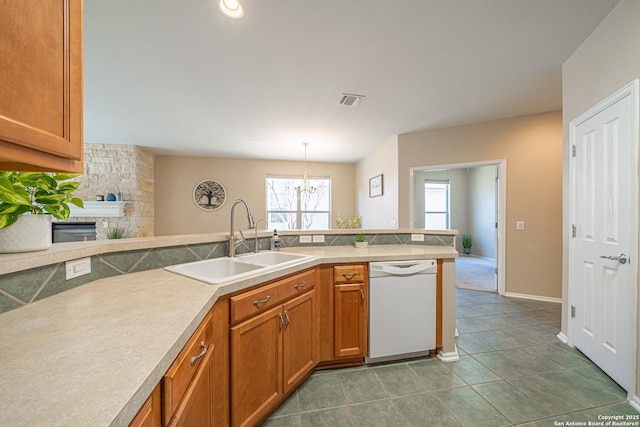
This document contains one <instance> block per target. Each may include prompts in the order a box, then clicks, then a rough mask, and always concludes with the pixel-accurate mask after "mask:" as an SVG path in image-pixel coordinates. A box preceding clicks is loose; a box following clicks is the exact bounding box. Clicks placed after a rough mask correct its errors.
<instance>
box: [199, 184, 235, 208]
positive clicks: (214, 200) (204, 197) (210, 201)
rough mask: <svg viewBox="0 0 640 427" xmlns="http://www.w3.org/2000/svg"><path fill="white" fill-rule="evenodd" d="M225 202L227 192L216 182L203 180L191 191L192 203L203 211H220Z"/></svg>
mask: <svg viewBox="0 0 640 427" xmlns="http://www.w3.org/2000/svg"><path fill="white" fill-rule="evenodd" d="M226 200H227V190H225V188H224V186H223V185H222V184H220V183H219V182H218V181H214V180H213V179H205V180H204V181H200V182H199V183H198V185H196V188H194V189H193V201H194V202H196V205H198V207H199V208H200V209H202V210H204V211H215V210H217V209H220V208H221V207H222V205H224V202H225V201H226Z"/></svg>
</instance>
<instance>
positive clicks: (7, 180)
mask: <svg viewBox="0 0 640 427" xmlns="http://www.w3.org/2000/svg"><path fill="white" fill-rule="evenodd" d="M78 175H79V174H70V173H56V174H48V173H45V172H0V230H1V229H3V228H5V227H8V226H10V225H11V224H13V223H14V222H16V221H17V220H18V218H19V217H20V215H22V214H26V213H31V214H35V215H38V214H51V215H52V216H53V217H55V218H58V219H61V220H64V221H67V220H68V219H69V214H70V213H71V210H70V209H69V203H71V204H73V205H76V206H78V207H79V208H82V207H84V205H83V203H82V200H80V199H79V198H77V197H74V196H73V192H74V191H76V190H77V189H78V186H79V185H80V183H78V182H74V181H67V180H69V179H73V178H75V177H77V176H78ZM63 181H64V182H63Z"/></svg>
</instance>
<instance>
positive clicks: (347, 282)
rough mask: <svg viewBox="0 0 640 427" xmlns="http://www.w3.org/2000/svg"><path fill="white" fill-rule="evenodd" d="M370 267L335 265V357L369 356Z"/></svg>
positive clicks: (363, 265) (362, 265) (364, 265)
mask: <svg viewBox="0 0 640 427" xmlns="http://www.w3.org/2000/svg"><path fill="white" fill-rule="evenodd" d="M366 268H367V266H366V264H359V265H336V266H334V267H333V270H334V275H333V278H334V279H333V345H334V354H333V355H334V357H335V358H344V357H364V356H366V355H367V338H368V336H367V335H368V328H367V301H368V298H367V288H368V287H367V281H366V279H367V273H366V272H367V270H366Z"/></svg>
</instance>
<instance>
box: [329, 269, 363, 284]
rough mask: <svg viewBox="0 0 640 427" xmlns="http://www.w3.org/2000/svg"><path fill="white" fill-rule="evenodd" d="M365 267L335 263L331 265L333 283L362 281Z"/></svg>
mask: <svg viewBox="0 0 640 427" xmlns="http://www.w3.org/2000/svg"><path fill="white" fill-rule="evenodd" d="M365 269H366V266H365V265H335V266H334V267H333V283H335V284H340V283H363V282H364V278H365V274H366V270H365Z"/></svg>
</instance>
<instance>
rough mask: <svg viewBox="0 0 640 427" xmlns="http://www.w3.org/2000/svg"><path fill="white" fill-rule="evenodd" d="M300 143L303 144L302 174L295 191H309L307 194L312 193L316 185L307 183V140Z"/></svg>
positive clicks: (316, 189) (316, 188)
mask: <svg viewBox="0 0 640 427" xmlns="http://www.w3.org/2000/svg"><path fill="white" fill-rule="evenodd" d="M302 145H303V146H304V175H303V177H302V186H301V187H300V186H298V187H296V190H297V191H301V192H305V193H309V194H313V193H315V192H316V191H318V187H315V186H313V185H309V183H308V182H307V145H309V143H308V142H303V143H302Z"/></svg>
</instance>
